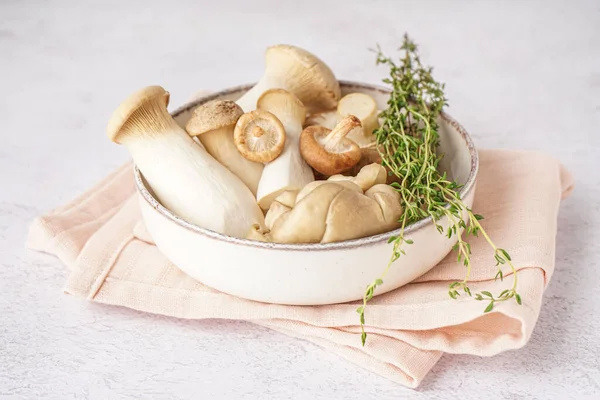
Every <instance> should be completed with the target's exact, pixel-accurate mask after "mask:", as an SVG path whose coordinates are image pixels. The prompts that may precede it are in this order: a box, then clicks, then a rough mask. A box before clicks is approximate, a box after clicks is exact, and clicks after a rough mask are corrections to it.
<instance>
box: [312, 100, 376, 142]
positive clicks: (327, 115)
mask: <svg viewBox="0 0 600 400" xmlns="http://www.w3.org/2000/svg"><path fill="white" fill-rule="evenodd" d="M349 115H354V116H355V117H357V118H358V119H360V122H361V124H362V127H361V128H356V129H353V130H352V131H351V132H350V133H348V139H352V140H353V141H354V142H355V143H356V144H358V145H359V146H360V147H361V148H362V147H369V146H372V145H373V143H374V142H375V140H376V138H375V135H374V134H373V132H374V131H375V129H377V128H378V127H379V119H378V112H377V103H376V102H375V99H374V98H373V97H371V96H369V95H367V94H364V93H350V94H347V95H346V96H344V97H342V99H341V100H340V101H339V103H338V106H337V110H334V111H324V112H320V113H316V114H313V115H311V116H309V118H308V119H307V126H312V125H320V126H324V127H326V128H328V129H333V128H334V127H335V125H336V124H337V123H338V122H339V121H340V120H341V119H342V118H344V117H347V116H349Z"/></svg>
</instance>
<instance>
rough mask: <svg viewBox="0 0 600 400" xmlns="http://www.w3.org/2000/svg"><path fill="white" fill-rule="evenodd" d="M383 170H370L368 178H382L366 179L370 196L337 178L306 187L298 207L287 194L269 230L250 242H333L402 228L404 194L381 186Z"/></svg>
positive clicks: (270, 218) (271, 218) (298, 197)
mask: <svg viewBox="0 0 600 400" xmlns="http://www.w3.org/2000/svg"><path fill="white" fill-rule="evenodd" d="M365 168H367V167H365ZM365 168H363V170H364V169H365ZM381 168H383V167H381V166H380V165H376V164H374V165H373V167H371V166H369V168H368V169H367V170H366V171H365V172H364V175H363V176H376V177H377V178H376V179H371V180H366V179H365V180H363V181H362V183H363V186H364V187H365V189H366V190H364V192H363V190H362V189H361V187H360V186H359V185H358V184H357V183H355V182H352V181H349V180H340V181H336V180H333V179H331V178H330V179H329V180H327V181H315V182H312V183H310V184H308V185H306V186H305V187H304V188H303V189H302V190H300V192H298V194H297V195H296V197H295V204H293V205H290V202H289V199H286V198H284V196H288V197H289V195H287V194H286V193H287V192H284V193H283V194H281V195H280V196H279V197H278V198H277V199H275V201H274V202H273V205H272V209H273V210H274V211H271V210H269V212H268V213H267V217H266V219H267V220H268V221H269V223H268V224H267V225H268V226H267V228H269V230H268V231H264V230H263V231H259V232H258V233H257V232H256V231H255V232H253V235H254V236H253V237H250V236H248V238H252V239H254V240H261V241H267V242H277V243H330V242H338V241H342V240H350V239H357V238H361V237H365V236H370V235H376V234H379V233H383V232H387V231H391V230H393V229H396V228H398V227H399V226H400V224H399V222H398V221H399V219H400V216H401V215H402V207H401V205H400V194H399V193H398V192H397V191H396V190H394V188H392V187H391V186H389V185H385V184H381V183H377V182H380V181H381ZM370 184H373V185H372V186H369V185H370ZM276 205H277V207H276V208H274V207H275V206H276Z"/></svg>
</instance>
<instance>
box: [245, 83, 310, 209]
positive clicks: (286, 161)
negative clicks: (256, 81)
mask: <svg viewBox="0 0 600 400" xmlns="http://www.w3.org/2000/svg"><path fill="white" fill-rule="evenodd" d="M257 107H258V110H259V111H267V112H270V113H272V114H273V115H275V116H276V117H277V118H278V119H279V120H280V121H281V123H282V125H283V127H284V129H285V133H286V142H285V147H284V149H283V152H282V153H281V155H280V156H279V157H277V159H275V160H273V161H271V162H270V163H268V164H267V165H266V166H265V169H264V170H263V173H262V176H261V178H260V182H259V184H258V191H257V196H256V198H257V199H258V205H259V206H260V207H261V208H262V209H263V210H268V209H269V207H270V206H271V203H272V202H273V200H274V199H275V198H276V197H277V196H278V195H279V194H280V193H281V192H283V191H285V190H294V189H298V190H300V189H302V188H303V187H304V186H305V185H306V184H307V183H309V182H312V181H314V180H315V177H314V174H313V172H312V169H311V168H310V166H309V165H308V164H307V163H306V162H305V161H304V159H303V158H302V155H301V154H300V148H299V141H300V134H301V133H302V124H303V123H304V119H305V117H306V109H305V108H304V105H303V104H302V102H301V101H300V100H298V98H297V97H296V96H294V95H293V94H291V93H290V92H288V91H286V90H283V89H270V90H267V91H266V92H264V93H263V94H262V96H260V98H259V99H258V101H257Z"/></svg>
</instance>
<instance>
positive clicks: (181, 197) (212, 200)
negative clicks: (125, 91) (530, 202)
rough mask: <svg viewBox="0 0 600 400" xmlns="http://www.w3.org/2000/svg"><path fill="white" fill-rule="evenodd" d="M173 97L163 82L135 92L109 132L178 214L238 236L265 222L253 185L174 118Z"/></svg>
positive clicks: (212, 228)
mask: <svg viewBox="0 0 600 400" xmlns="http://www.w3.org/2000/svg"><path fill="white" fill-rule="evenodd" d="M168 102H169V93H168V92H167V91H165V90H164V89H163V88H162V87H160V86H150V87H147V88H144V89H142V90H140V91H138V92H136V93H134V94H133V95H131V96H130V97H129V98H127V99H126V100H125V101H124V102H123V103H122V104H121V105H120V106H119V108H117V110H116V111H115V112H114V113H113V115H112V117H111V119H110V121H109V123H108V128H107V133H108V137H109V138H110V140H112V141H113V142H115V143H119V144H123V145H125V146H126V147H127V149H128V150H129V152H130V153H131V155H132V157H133V160H134V162H135V164H136V165H137V167H138V168H139V169H140V171H141V172H142V173H143V175H144V178H145V179H146V181H147V182H148V184H149V186H150V188H151V189H152V190H153V192H154V194H155V195H156V197H157V198H158V200H159V201H160V202H161V203H162V204H163V205H164V206H165V207H166V208H168V209H169V210H171V211H172V212H173V213H175V214H177V215H178V216H180V217H182V218H184V219H185V220H187V221H189V222H191V223H194V224H197V225H199V226H202V227H204V228H207V229H211V230H213V231H216V232H221V233H224V234H227V235H231V236H236V237H243V236H244V235H246V233H247V231H248V228H249V227H250V226H252V225H253V224H258V225H260V226H263V224H264V217H263V213H262V212H261V210H260V208H259V207H258V205H257V204H256V201H255V199H254V196H253V195H252V192H250V189H248V187H246V185H244V183H243V182H242V181H241V180H240V179H239V178H238V177H237V176H235V175H234V174H233V173H231V171H229V170H228V169H227V168H225V167H224V166H223V165H222V164H220V163H219V162H218V161H217V160H215V159H214V158H213V157H211V155H210V154H208V153H207V152H206V150H205V149H204V148H203V147H202V146H200V145H198V144H197V143H196V142H195V141H194V140H193V139H192V138H191V137H190V136H189V135H188V134H187V133H186V132H185V130H183V129H182V128H181V127H180V126H179V125H178V124H177V123H176V122H175V120H174V119H173V118H172V117H171V115H170V114H169V112H168V111H167V105H168Z"/></svg>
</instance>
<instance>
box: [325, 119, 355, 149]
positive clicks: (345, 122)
mask: <svg viewBox="0 0 600 400" xmlns="http://www.w3.org/2000/svg"><path fill="white" fill-rule="evenodd" d="M360 126H361V123H360V120H359V119H358V118H356V117H354V116H352V115H350V116H348V117H346V118H344V119H342V120H341V121H340V122H339V123H338V124H337V125H336V126H335V128H333V130H332V131H331V132H329V133H328V134H327V136H325V138H324V139H323V142H322V144H323V146H324V147H325V149H326V150H327V151H329V152H330V153H337V152H338V151H339V145H340V142H341V141H342V140H343V139H344V138H345V137H346V136H347V135H348V133H350V131H352V130H353V129H354V128H360Z"/></svg>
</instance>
